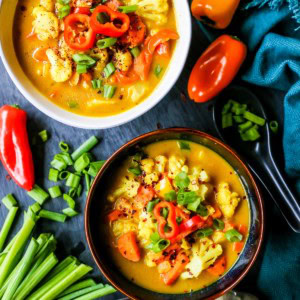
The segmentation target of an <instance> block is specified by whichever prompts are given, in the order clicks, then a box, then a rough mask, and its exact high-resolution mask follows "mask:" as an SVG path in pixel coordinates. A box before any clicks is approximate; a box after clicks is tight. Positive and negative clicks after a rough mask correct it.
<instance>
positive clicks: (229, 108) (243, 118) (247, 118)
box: [222, 100, 278, 141]
mask: <svg viewBox="0 0 300 300" xmlns="http://www.w3.org/2000/svg"><path fill="white" fill-rule="evenodd" d="M265 124H266V120H265V119H263V118H261V117H260V116H257V115H255V114H254V113H252V112H250V111H249V109H248V106H247V104H240V103H238V102H236V101H234V100H229V101H228V102H227V103H226V104H225V105H224V107H223V110H222V128H223V129H225V128H229V127H232V126H234V125H235V127H237V129H238V132H239V134H240V137H241V139H242V140H243V141H256V140H258V139H259V138H260V133H259V126H264V125H265ZM269 126H270V129H271V130H272V131H273V132H275V133H276V132H277V130H278V123H277V122H276V121H272V122H270V124H269Z"/></svg>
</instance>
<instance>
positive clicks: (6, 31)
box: [0, 0, 192, 129]
mask: <svg viewBox="0 0 300 300" xmlns="http://www.w3.org/2000/svg"><path fill="white" fill-rule="evenodd" d="M173 3H174V7H175V15H176V22H177V30H178V33H179V35H180V39H179V40H178V41H177V42H176V47H175V50H174V53H173V56H172V59H171V61H170V64H169V67H168V70H167V72H166V73H165V75H164V77H163V78H162V80H161V82H160V83H159V85H158V86H157V87H156V88H155V90H154V91H153V93H152V94H151V95H150V96H149V97H148V98H147V99H145V100H144V101H143V102H142V103H140V104H138V105H137V106H135V107H133V108H131V109H129V110H128V111H125V112H123V113H121V114H118V115H114V116H110V117H87V116H80V115H77V114H74V113H71V112H68V111H66V110H64V109H62V108H60V107H59V106H57V105H55V104H54V103H52V102H51V101H49V100H48V98H47V97H45V96H44V95H43V94H41V93H40V92H39V91H38V90H37V88H36V87H35V86H34V85H33V84H32V83H31V81H30V80H29V79H28V78H27V76H26V75H25V73H24V72H23V70H22V68H21V66H20V64H19V62H18V59H17V56H16V53H15V50H14V46H13V38H12V35H13V32H12V30H13V21H14V13H15V9H16V5H17V1H16V0H2V2H1V7H0V28H1V30H0V55H1V57H2V61H3V63H4V65H5V67H6V70H7V71H8V73H9V76H10V78H11V79H12V81H13V82H14V84H15V85H16V86H17V88H18V89H19V90H20V92H21V93H22V94H23V95H24V97H25V98H26V99H27V100H28V101H29V102H31V103H32V104H33V105H34V106H35V107H36V108H38V109H39V110H40V111H42V112H43V113H45V114H46V115H48V116H50V117H51V118H53V119H55V120H57V121H59V122H62V123H64V124H67V125H70V126H74V127H79V128H86V129H104V128H110V127H114V126H118V125H121V124H124V123H126V122H129V121H131V120H133V119H135V118H137V117H139V116H140V115H142V114H144V113H145V112H147V111H148V110H150V109H151V108H152V107H153V106H154V105H156V104H157V103H158V102H159V101H160V100H161V99H162V98H163V97H164V96H165V95H166V94H167V93H168V92H169V90H170V89H171V88H172V87H173V85H174V84H175V82H176V80H177V79H178V77H179V75H180V73H181V71H182V69H183V67H184V64H185V61H186V58H187V55H188V51H189V47H190V43H191V35H192V25H191V15H190V9H189V3H188V1H187V0H174V1H173Z"/></svg>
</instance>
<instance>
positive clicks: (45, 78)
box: [14, 0, 176, 117]
mask: <svg viewBox="0 0 300 300" xmlns="http://www.w3.org/2000/svg"><path fill="white" fill-rule="evenodd" d="M169 4H170V9H169V13H168V22H167V24H164V25H163V26H161V27H160V26H158V25H156V24H155V23H153V22H147V23H146V24H147V33H148V34H149V33H155V32H156V31H158V30H159V29H162V28H169V29H174V30H175V31H176V21H175V15H174V11H173V7H172V5H171V2H170V3H169ZM38 5H39V0H20V1H19V3H18V6H17V9H16V14H15V24H14V44H15V50H16V53H17V57H18V59H19V62H20V64H21V66H22V68H23V70H24V72H25V74H26V75H27V76H28V78H29V79H30V80H31V81H32V83H33V84H34V85H35V86H36V87H37V89H38V90H39V91H40V92H41V93H43V94H44V95H45V96H46V97H48V98H49V100H50V101H52V102H53V103H55V104H56V105H58V106H60V107H62V108H64V109H66V110H68V111H71V112H73V113H76V114H80V115H87V116H93V117H97V116H111V115H115V114H119V113H122V112H124V111H126V110H128V109H130V108H132V107H134V106H136V105H138V104H139V103H141V102H142V101H144V100H145V99H146V98H147V97H148V96H149V95H150V94H151V93H152V92H153V90H154V89H155V88H156V86H157V85H158V83H159V82H160V80H161V78H162V77H163V75H164V73H165V72H166V70H167V68H168V64H169V61H170V58H164V57H160V56H158V55H154V59H153V63H152V67H151V71H150V74H149V78H148V80H146V81H138V82H136V83H135V84H133V85H121V84H113V83H112V85H115V86H117V89H116V93H115V95H114V97H113V98H112V99H106V98H104V97H103V95H102V94H103V92H102V93H101V94H100V93H98V90H94V89H92V87H91V84H90V83H89V84H88V86H85V87H84V83H83V80H82V79H81V81H80V82H79V84H78V85H76V86H71V85H70V84H69V81H66V82H63V83H57V82H55V81H53V79H52V78H51V75H50V72H49V67H50V64H49V63H43V62H37V61H35V60H34V59H33V57H32V55H33V52H34V51H35V50H36V49H37V48H40V47H44V48H49V47H55V46H57V40H58V39H55V40H53V39H52V40H47V41H40V40H39V39H38V38H37V37H36V36H32V37H28V35H29V34H30V33H31V32H32V30H33V29H32V21H33V20H34V18H33V16H32V15H31V14H32V10H33V8H34V7H36V6H38ZM59 37H60V36H59ZM170 43H171V53H173V50H174V47H175V42H173V41H170ZM157 65H160V66H161V67H162V71H161V73H160V75H159V76H158V77H157V76H156V75H155V74H154V69H155V67H156V66H157ZM132 86H136V89H135V91H136V92H135V93H134V95H136V94H137V93H139V92H140V91H142V90H144V93H143V96H142V97H141V98H139V99H136V100H135V98H136V96H134V95H133V92H132V88H131V87H132Z"/></svg>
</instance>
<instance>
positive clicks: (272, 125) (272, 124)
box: [269, 121, 279, 133]
mask: <svg viewBox="0 0 300 300" xmlns="http://www.w3.org/2000/svg"><path fill="white" fill-rule="evenodd" d="M269 126H270V129H271V130H272V131H273V132H274V133H277V132H278V127H279V126H278V122H277V121H271V122H270V123H269Z"/></svg>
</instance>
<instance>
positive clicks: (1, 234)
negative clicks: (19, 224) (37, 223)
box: [0, 206, 18, 251]
mask: <svg viewBox="0 0 300 300" xmlns="http://www.w3.org/2000/svg"><path fill="white" fill-rule="evenodd" d="M17 211H18V207H16V206H12V207H11V208H10V209H9V211H8V214H7V216H6V218H5V221H4V224H3V225H2V228H1V231H0V251H2V249H3V246H4V243H5V241H6V239H7V236H8V234H9V231H10V229H11V226H12V224H13V222H14V220H15V217H16V213H17Z"/></svg>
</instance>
